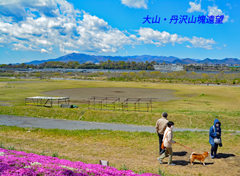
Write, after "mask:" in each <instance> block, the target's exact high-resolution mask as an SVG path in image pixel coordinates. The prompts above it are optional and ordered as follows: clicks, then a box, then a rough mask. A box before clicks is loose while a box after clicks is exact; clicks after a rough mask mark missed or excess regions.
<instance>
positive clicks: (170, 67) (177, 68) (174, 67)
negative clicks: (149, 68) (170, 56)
mask: <svg viewBox="0 0 240 176" xmlns="http://www.w3.org/2000/svg"><path fill="white" fill-rule="evenodd" d="M153 68H154V70H159V71H182V70H184V69H183V66H182V65H176V64H174V65H153Z"/></svg>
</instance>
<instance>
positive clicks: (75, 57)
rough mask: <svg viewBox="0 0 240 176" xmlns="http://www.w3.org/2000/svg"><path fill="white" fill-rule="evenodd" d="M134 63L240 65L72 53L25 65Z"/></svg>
mask: <svg viewBox="0 0 240 176" xmlns="http://www.w3.org/2000/svg"><path fill="white" fill-rule="evenodd" d="M108 60H111V61H115V62H116V61H125V62H127V61H130V62H132V61H135V62H146V61H148V62H152V61H156V62H157V63H162V62H165V63H172V64H177V63H180V64H197V63H199V64H205V63H207V64H240V60H239V59H237V58H225V59H209V58H206V59H204V60H199V59H193V58H184V59H180V58H178V57H174V56H169V57H167V56H151V55H141V56H138V55H136V56H95V55H87V54H79V53H72V54H68V55H65V56H61V57H58V58H56V59H48V60H34V61H31V62H28V63H25V64H33V65H39V64H41V63H44V62H49V61H59V62H69V61H78V62H79V63H85V62H92V63H99V62H100V61H103V62H105V61H108Z"/></svg>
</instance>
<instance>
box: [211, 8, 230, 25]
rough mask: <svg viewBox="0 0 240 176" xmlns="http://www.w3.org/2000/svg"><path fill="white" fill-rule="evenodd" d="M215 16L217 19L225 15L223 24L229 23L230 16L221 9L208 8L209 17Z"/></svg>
mask: <svg viewBox="0 0 240 176" xmlns="http://www.w3.org/2000/svg"><path fill="white" fill-rule="evenodd" d="M211 15H213V16H214V17H216V16H217V15H219V16H220V15H224V19H223V23H225V22H227V21H228V18H229V16H228V15H226V14H224V13H223V12H222V10H221V9H218V7H217V6H208V16H211Z"/></svg>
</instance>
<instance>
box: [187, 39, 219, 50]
mask: <svg viewBox="0 0 240 176" xmlns="http://www.w3.org/2000/svg"><path fill="white" fill-rule="evenodd" d="M188 42H190V43H191V44H192V46H193V47H194V48H204V49H213V48H212V45H214V44H216V42H215V41H214V40H213V39H205V38H202V37H196V36H193V37H192V38H191V39H190V38H189V39H188Z"/></svg>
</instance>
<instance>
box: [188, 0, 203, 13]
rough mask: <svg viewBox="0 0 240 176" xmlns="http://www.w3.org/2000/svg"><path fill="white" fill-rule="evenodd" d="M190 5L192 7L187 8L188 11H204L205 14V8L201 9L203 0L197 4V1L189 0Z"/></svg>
mask: <svg viewBox="0 0 240 176" xmlns="http://www.w3.org/2000/svg"><path fill="white" fill-rule="evenodd" d="M189 5H190V6H191V7H190V8H188V9H187V12H189V13H192V12H203V13H204V14H205V13H206V11H205V10H203V9H201V1H200V2H199V3H198V4H197V1H195V2H189Z"/></svg>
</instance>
